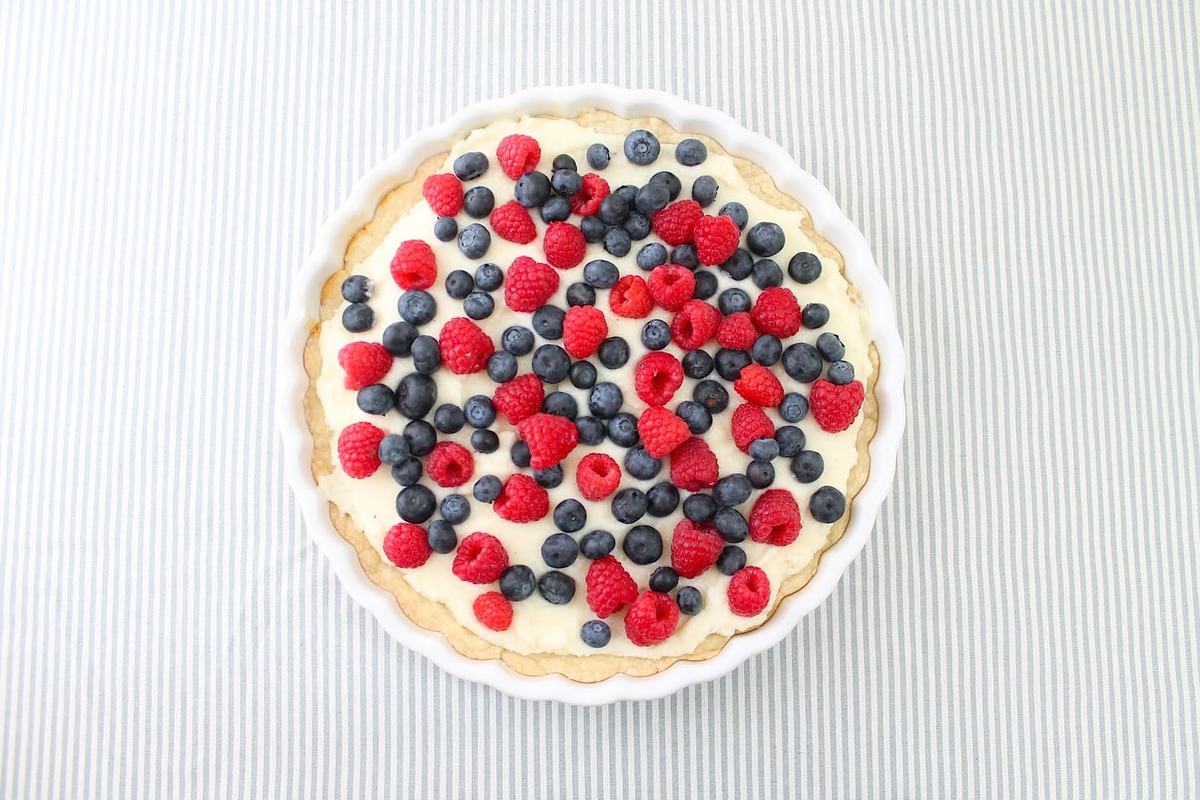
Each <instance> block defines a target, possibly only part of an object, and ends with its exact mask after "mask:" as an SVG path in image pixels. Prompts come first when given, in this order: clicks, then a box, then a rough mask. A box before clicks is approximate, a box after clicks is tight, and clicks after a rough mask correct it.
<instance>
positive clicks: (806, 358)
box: [782, 342, 822, 383]
mask: <svg viewBox="0 0 1200 800" xmlns="http://www.w3.org/2000/svg"><path fill="white" fill-rule="evenodd" d="M782 361H783V371H784V372H786V373H787V374H788V377H790V378H792V379H793V380H797V381H800V382H801V383H812V382H813V381H815V380H816V379H817V378H819V377H821V367H822V362H821V354H820V353H818V352H817V348H815V347H813V346H812V345H811V344H809V343H808V342H796V343H795V344H793V345H790V346H789V347H788V348H787V349H786V350H784V351H783V360H782Z"/></svg>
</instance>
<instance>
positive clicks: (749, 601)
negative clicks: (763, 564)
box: [725, 567, 771, 617]
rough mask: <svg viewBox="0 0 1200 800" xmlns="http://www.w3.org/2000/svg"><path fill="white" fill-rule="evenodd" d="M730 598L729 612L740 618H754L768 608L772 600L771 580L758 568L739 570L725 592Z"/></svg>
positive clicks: (730, 580)
mask: <svg viewBox="0 0 1200 800" xmlns="http://www.w3.org/2000/svg"><path fill="white" fill-rule="evenodd" d="M725 595H726V597H728V598H729V610H730V611H732V612H733V613H735V614H737V615H738V616H739V617H753V616H754V615H755V614H758V613H760V612H761V611H762V610H763V609H765V608H766V607H767V601H769V600H770V599H771V579H770V578H768V577H767V573H765V572H763V571H762V570H761V569H759V568H758V567H746V568H745V569H740V570H738V572H737V574H735V575H734V576H733V577H732V578H730V579H729V588H728V589H726V591H725Z"/></svg>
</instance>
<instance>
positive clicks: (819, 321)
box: [800, 303, 829, 330]
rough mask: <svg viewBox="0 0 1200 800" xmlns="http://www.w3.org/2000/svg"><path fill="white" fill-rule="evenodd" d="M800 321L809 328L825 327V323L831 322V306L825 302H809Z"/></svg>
mask: <svg viewBox="0 0 1200 800" xmlns="http://www.w3.org/2000/svg"><path fill="white" fill-rule="evenodd" d="M800 321H801V322H803V323H804V327H806V328H809V329H813V330H815V329H816V328H821V327H824V326H825V323H826V322H829V306H827V305H825V304H824V303H809V304H808V305H806V306H805V307H804V311H803V312H801V314H800Z"/></svg>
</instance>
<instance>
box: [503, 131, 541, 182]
mask: <svg viewBox="0 0 1200 800" xmlns="http://www.w3.org/2000/svg"><path fill="white" fill-rule="evenodd" d="M541 157H542V148H541V146H540V145H539V144H538V142H537V139H534V138H533V137H532V136H526V135H525V134H523V133H512V134H509V135H508V136H505V137H504V138H503V139H501V140H500V144H498V145H496V160H497V161H499V162H500V169H502V170H504V174H505V175H507V176H508V177H510V178H512V179H513V180H514V181H515V180H516V179H517V178H519V177H521V176H522V175H524V174H525V173H526V172H529V171H530V170H531V169H536V168H537V165H538V161H539V160H540V159H541Z"/></svg>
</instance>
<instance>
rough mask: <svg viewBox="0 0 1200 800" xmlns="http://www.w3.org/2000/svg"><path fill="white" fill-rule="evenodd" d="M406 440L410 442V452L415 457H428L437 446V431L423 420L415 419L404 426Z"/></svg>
mask: <svg viewBox="0 0 1200 800" xmlns="http://www.w3.org/2000/svg"><path fill="white" fill-rule="evenodd" d="M404 438H405V439H407V440H408V452H410V453H412V454H413V455H414V456H418V457H420V456H427V455H429V453H430V451H431V450H433V446H434V445H435V444H437V431H435V430H434V429H433V426H432V425H430V424H429V423H428V422H426V421H425V420H423V419H414V420H413V421H412V422H410V423H408V424H407V425H405V426H404Z"/></svg>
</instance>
